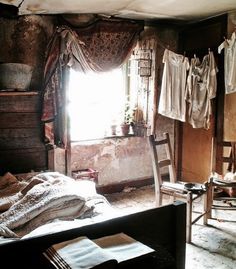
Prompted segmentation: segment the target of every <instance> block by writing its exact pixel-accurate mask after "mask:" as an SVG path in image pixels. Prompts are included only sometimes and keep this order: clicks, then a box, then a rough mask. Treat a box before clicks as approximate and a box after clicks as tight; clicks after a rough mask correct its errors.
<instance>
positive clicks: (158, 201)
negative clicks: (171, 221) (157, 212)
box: [155, 190, 162, 207]
mask: <svg viewBox="0 0 236 269" xmlns="http://www.w3.org/2000/svg"><path fill="white" fill-rule="evenodd" d="M155 202H156V207H159V206H161V205H162V193H161V192H159V191H157V190H155Z"/></svg>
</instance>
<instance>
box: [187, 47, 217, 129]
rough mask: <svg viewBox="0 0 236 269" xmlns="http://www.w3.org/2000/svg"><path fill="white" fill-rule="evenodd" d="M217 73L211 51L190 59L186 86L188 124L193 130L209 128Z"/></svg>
mask: <svg viewBox="0 0 236 269" xmlns="http://www.w3.org/2000/svg"><path fill="white" fill-rule="evenodd" d="M217 72H218V69H217V66H216V63H215V58H214V54H213V52H212V51H210V52H209V54H207V55H205V56H204V57H203V60H202V62H200V60H199V58H192V59H191V64H190V70H189V74H188V78H187V85H186V100H187V101H188V103H189V110H188V122H189V123H190V124H191V125H192V126H193V128H205V129H209V127H210V116H211V112H212V111H211V99H213V98H215V96H216V89H217V78H216V74H217Z"/></svg>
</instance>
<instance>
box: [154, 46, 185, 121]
mask: <svg viewBox="0 0 236 269" xmlns="http://www.w3.org/2000/svg"><path fill="white" fill-rule="evenodd" d="M163 63H164V70H163V76H162V85H161V94H160V100H159V107H158V112H159V113H160V114H162V115H163V116H166V117H169V118H172V119H175V120H180V121H185V114H186V101H185V89H186V77H187V70H188V69H189V61H188V58H187V57H184V56H183V55H180V54H176V53H174V52H172V51H170V50H167V49H166V50H165V52H164V56H163Z"/></svg>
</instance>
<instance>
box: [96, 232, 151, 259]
mask: <svg viewBox="0 0 236 269" xmlns="http://www.w3.org/2000/svg"><path fill="white" fill-rule="evenodd" d="M93 241H94V242H95V243H96V244H97V245H98V246H100V247H101V248H102V249H104V250H106V251H107V253H109V255H110V256H113V258H115V259H116V260H117V261H118V263H120V262H123V261H126V260H130V259H134V258H137V257H140V256H143V255H146V254H150V253H154V252H155V250H154V249H152V248H150V247H148V246H146V245H144V244H143V243H141V242H139V241H137V240H135V239H134V238H132V237H130V236H128V235H126V234H124V233H118V234H114V235H111V236H105V237H101V238H98V239H95V240H93Z"/></svg>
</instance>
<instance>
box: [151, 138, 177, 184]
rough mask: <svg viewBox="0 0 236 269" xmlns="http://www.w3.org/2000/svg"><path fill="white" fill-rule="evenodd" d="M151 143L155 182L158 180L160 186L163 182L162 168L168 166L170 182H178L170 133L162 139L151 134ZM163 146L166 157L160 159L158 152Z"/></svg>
mask: <svg viewBox="0 0 236 269" xmlns="http://www.w3.org/2000/svg"><path fill="white" fill-rule="evenodd" d="M149 143H150V148H151V156H152V162H153V167H154V169H153V173H154V179H155V182H158V186H161V184H162V175H161V171H160V169H161V168H164V167H167V168H168V172H169V178H170V182H172V183H176V172H175V166H174V159H173V154H172V150H171V143H170V137H169V134H168V133H164V134H163V138H162V139H156V138H155V137H154V135H150V136H149ZM161 147H162V148H164V151H165V155H166V156H165V158H164V159H163V158H162V159H161V160H159V157H158V154H159V153H160V152H161Z"/></svg>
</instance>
